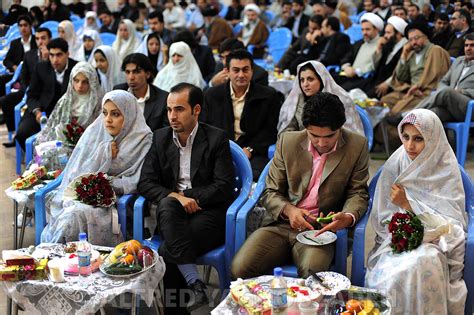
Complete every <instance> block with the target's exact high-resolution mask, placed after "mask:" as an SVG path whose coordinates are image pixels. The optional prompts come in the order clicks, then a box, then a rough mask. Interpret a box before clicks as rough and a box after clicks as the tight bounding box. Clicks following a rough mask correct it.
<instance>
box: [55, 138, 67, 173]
mask: <svg viewBox="0 0 474 315" xmlns="http://www.w3.org/2000/svg"><path fill="white" fill-rule="evenodd" d="M56 158H57V161H58V165H57V166H58V168H60V169H62V170H64V168H65V167H66V164H67V160H68V156H67V154H66V152H65V150H64V148H63V144H62V142H61V141H58V142H56Z"/></svg>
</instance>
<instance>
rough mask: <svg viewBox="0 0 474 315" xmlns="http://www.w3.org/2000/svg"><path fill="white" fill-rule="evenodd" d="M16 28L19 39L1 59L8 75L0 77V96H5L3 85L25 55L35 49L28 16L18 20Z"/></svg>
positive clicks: (13, 42)
mask: <svg viewBox="0 0 474 315" xmlns="http://www.w3.org/2000/svg"><path fill="white" fill-rule="evenodd" d="M18 28H19V29H20V38H17V39H14V40H12V41H11V43H10V47H9V49H8V52H7V55H6V56H5V59H3V65H4V66H5V68H7V70H8V72H9V73H8V74H4V75H1V76H0V96H3V95H5V84H6V83H7V82H8V81H10V80H11V79H12V78H13V73H14V72H15V70H16V68H17V67H18V65H19V64H20V62H22V61H23V56H24V55H25V53H26V52H28V51H30V49H35V48H36V42H35V39H34V36H32V26H31V19H30V17H29V16H28V15H22V16H20V17H19V18H18Z"/></svg>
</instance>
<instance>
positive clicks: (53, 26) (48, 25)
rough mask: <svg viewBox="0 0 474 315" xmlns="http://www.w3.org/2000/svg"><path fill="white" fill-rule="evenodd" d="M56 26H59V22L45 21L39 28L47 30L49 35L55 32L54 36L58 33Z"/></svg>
mask: <svg viewBox="0 0 474 315" xmlns="http://www.w3.org/2000/svg"><path fill="white" fill-rule="evenodd" d="M58 26H59V22H56V21H46V22H44V23H43V24H41V27H45V28H47V29H49V30H50V31H51V33H53V32H55V33H56V34H57V33H58ZM53 37H54V36H53Z"/></svg>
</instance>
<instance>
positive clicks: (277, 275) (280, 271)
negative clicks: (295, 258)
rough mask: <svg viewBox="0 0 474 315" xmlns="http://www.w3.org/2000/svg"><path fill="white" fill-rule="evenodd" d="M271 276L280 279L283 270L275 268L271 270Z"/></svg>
mask: <svg viewBox="0 0 474 315" xmlns="http://www.w3.org/2000/svg"><path fill="white" fill-rule="evenodd" d="M273 275H274V276H276V277H280V276H282V275H283V270H282V269H281V268H280V267H276V268H275V269H273Z"/></svg>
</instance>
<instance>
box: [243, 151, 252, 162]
mask: <svg viewBox="0 0 474 315" xmlns="http://www.w3.org/2000/svg"><path fill="white" fill-rule="evenodd" d="M242 150H243V151H244V153H245V155H246V156H247V157H248V158H249V160H250V159H251V158H252V153H250V151H249V150H247V148H242Z"/></svg>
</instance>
